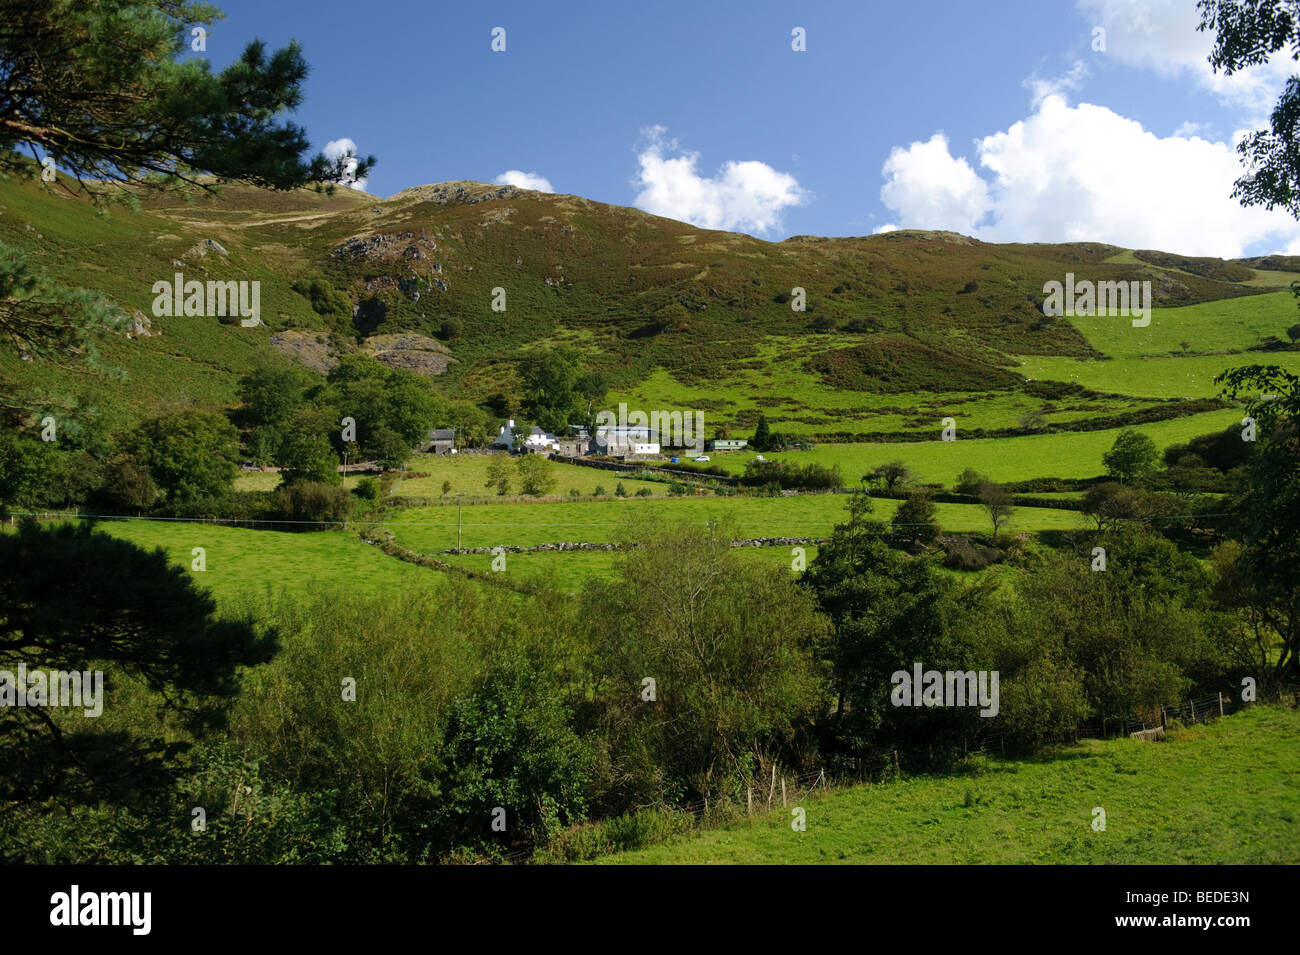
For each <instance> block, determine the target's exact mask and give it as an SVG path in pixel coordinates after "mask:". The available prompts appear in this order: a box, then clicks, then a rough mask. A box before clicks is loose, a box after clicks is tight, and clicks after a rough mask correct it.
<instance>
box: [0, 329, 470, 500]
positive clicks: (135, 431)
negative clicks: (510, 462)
mask: <svg viewBox="0 0 1300 955" xmlns="http://www.w3.org/2000/svg"><path fill="white" fill-rule="evenodd" d="M238 393H239V398H240V405H239V406H238V407H236V408H235V409H233V410H232V411H230V412H228V413H226V414H221V413H217V412H214V411H205V410H198V409H187V410H181V411H174V412H170V413H165V414H160V415H155V416H152V417H148V418H145V419H144V420H142V421H140V422H139V423H138V424H136V425H135V426H133V427H131V428H127V429H124V430H121V431H118V432H115V433H114V432H105V431H102V430H98V429H88V428H82V427H79V426H78V424H77V422H76V421H74V420H69V421H67V422H64V423H62V424H60V423H59V422H58V421H55V423H54V432H53V435H54V437H55V438H56V440H52V441H46V440H42V438H41V433H40V429H37V430H36V431H35V432H32V431H28V432H23V431H17V430H11V429H3V430H0V502H4V504H5V505H7V506H8V507H9V508H11V509H13V510H23V509H28V510H59V509H70V508H81V509H84V510H88V511H90V512H91V513H101V514H114V515H124V516H137V515H146V514H148V515H161V516H172V517H204V518H207V517H216V518H221V519H225V520H231V521H236V522H238V521H250V522H252V521H271V520H283V521H324V522H332V521H345V520H347V519H349V518H350V517H352V516H360V515H362V514H365V513H368V512H369V511H370V510H371V509H372V508H373V507H374V506H375V505H376V502H377V501H378V499H379V497H380V483H381V482H382V480H383V477H382V474H383V472H386V471H393V470H397V469H400V468H401V467H402V466H403V465H404V463H405V462H406V461H407V460H408V459H409V458H410V456H411V453H412V450H413V449H414V448H416V447H418V446H420V445H422V444H423V443H425V442H426V441H427V434H428V431H429V429H431V428H435V427H453V428H455V429H456V434H457V440H458V442H459V443H461V444H462V445H470V446H473V445H476V444H486V443H487V441H488V440H490V438H489V434H490V431H491V422H490V419H489V417H488V415H487V413H486V412H484V411H483V410H482V409H480V408H478V407H476V406H474V405H472V404H469V403H466V402H455V401H448V400H446V399H445V398H442V397H441V396H439V395H438V394H437V393H436V392H434V391H433V389H432V386H431V384H430V383H429V382H428V381H427V380H426V379H424V378H422V377H421V376H419V375H416V374H414V373H413V372H410V371H407V370H405V369H398V368H390V367H388V366H386V365H384V364H383V363H382V362H380V361H378V360H377V359H375V358H373V357H370V356H367V355H351V356H348V357H346V358H344V359H343V360H342V361H341V362H339V364H338V365H337V366H336V367H335V368H334V369H333V370H331V371H330V373H329V374H328V375H327V376H320V375H314V374H312V373H311V372H308V371H306V370H305V369H302V368H299V367H297V366H293V365H289V364H267V365H264V366H262V367H260V368H258V369H256V370H254V371H252V372H251V373H249V374H248V375H245V376H244V377H243V378H242V379H241V380H240V382H239V389H238ZM363 461H365V462H370V463H372V464H373V465H375V466H377V467H378V469H379V471H380V477H379V478H367V479H363V480H362V481H360V482H359V483H358V486H357V487H356V488H355V489H354V491H353V493H351V494H349V493H347V492H345V491H344V490H343V488H342V486H341V484H342V477H341V475H340V473H339V465H340V463H341V462H347V463H352V464H355V463H359V462H363ZM243 462H251V463H252V464H254V465H258V466H273V467H276V468H278V469H279V475H280V484H279V486H278V487H277V488H276V489H274V490H272V491H260V492H259V491H244V492H239V491H236V490H235V477H236V476H237V475H238V474H239V471H240V467H241V464H242V463H243Z"/></svg>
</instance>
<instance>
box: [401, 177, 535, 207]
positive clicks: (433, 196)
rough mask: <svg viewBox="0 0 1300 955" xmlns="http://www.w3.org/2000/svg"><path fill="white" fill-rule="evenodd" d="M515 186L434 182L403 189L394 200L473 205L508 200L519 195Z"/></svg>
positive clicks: (443, 204)
mask: <svg viewBox="0 0 1300 955" xmlns="http://www.w3.org/2000/svg"><path fill="white" fill-rule="evenodd" d="M520 191H521V190H519V189H518V188H516V187H515V186H497V185H488V184H486V183H482V182H436V183H433V184H432V185H429V186H415V187H413V188H411V189H403V190H402V191H401V192H399V193H398V194H397V195H395V196H392V197H391V198H390V200H389V201H392V200H394V199H400V200H405V201H407V202H436V203H437V204H438V205H440V206H448V205H473V204H474V203H477V202H490V201H491V200H493V199H510V198H513V197H515V196H517V195H519V194H520Z"/></svg>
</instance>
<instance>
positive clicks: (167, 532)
mask: <svg viewBox="0 0 1300 955" xmlns="http://www.w3.org/2000/svg"><path fill="white" fill-rule="evenodd" d="M97 526H98V528H99V530H101V531H104V532H105V533H108V534H111V535H113V536H114V537H118V538H121V539H122V540H129V541H131V542H132V543H134V544H137V545H139V546H140V547H144V548H146V549H149V550H152V549H154V548H155V547H161V548H162V549H163V550H164V551H165V552H166V554H167V556H168V558H169V559H170V560H171V561H172V562H173V563H175V564H178V565H180V566H181V567H183V568H185V569H186V570H187V571H189V572H190V575H191V576H192V577H193V578H194V580H195V581H196V582H197V583H198V584H200V585H201V586H203V587H206V588H207V589H208V590H210V591H212V593H213V595H214V596H215V597H216V598H217V599H218V601H219V602H220V603H221V604H223V605H229V604H230V603H231V602H238V601H240V600H242V598H244V597H246V596H262V595H266V594H268V593H269V594H270V595H272V596H278V595H279V594H280V593H282V592H287V593H291V594H303V593H306V591H307V589H308V588H309V586H310V585H311V584H313V583H315V584H322V585H325V586H326V587H328V588H329V589H330V592H332V593H336V594H337V595H338V597H339V599H347V597H348V596H349V595H352V596H362V595H366V596H376V595H387V594H392V595H396V594H398V593H401V592H403V591H405V590H408V589H409V588H412V587H419V586H421V585H422V584H423V583H425V582H428V581H429V580H430V579H431V578H430V575H431V573H432V572H431V571H430V570H428V569H426V568H422V567H418V566H416V565H415V564H409V563H406V562H404V561H400V560H395V559H394V558H392V557H389V556H387V555H386V554H384V553H382V552H381V551H380V550H379V549H378V548H376V547H373V546H371V545H369V544H365V543H363V542H362V541H361V539H360V538H359V537H358V536H357V535H356V533H355V532H353V531H317V532H311V533H301V534H299V533H292V532H284V531H269V530H251V529H249V528H244V527H225V526H221V525H217V524H197V523H173V522H162V521H131V520H128V521H103V522H100V523H99V524H98V525H97ZM195 547H202V548H203V549H204V550H205V552H206V553H205V561H206V565H207V570H205V571H202V572H196V571H193V570H190V568H191V566H192V561H193V559H194V558H193V557H192V556H191V552H192V550H193V548H195Z"/></svg>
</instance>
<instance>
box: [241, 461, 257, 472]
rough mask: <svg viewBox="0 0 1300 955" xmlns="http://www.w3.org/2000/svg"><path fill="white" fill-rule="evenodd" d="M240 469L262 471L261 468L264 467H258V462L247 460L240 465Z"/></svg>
mask: <svg viewBox="0 0 1300 955" xmlns="http://www.w3.org/2000/svg"><path fill="white" fill-rule="evenodd" d="M239 470H241V471H260V470H262V469H261V468H259V467H258V466H257V465H256V464H254V463H253V462H252V461H245V462H244V463H243V464H241V465H240V466H239Z"/></svg>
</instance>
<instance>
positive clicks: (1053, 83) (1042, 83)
mask: <svg viewBox="0 0 1300 955" xmlns="http://www.w3.org/2000/svg"><path fill="white" fill-rule="evenodd" d="M1087 76H1088V67H1087V66H1085V65H1084V62H1083V60H1075V61H1074V65H1073V66H1071V67H1070V68H1069V69H1068V70H1066V71H1065V72H1064V73H1062V74H1061V75H1060V76H1052V77H1047V78H1043V77H1040V76H1037V75H1035V76H1031V77H1029V78H1028V79H1027V80H1025V83H1024V85H1025V86H1027V87H1028V88H1029V91H1030V93H1031V98H1030V105H1031V106H1032V107H1033V108H1034V109H1037V108H1038V106H1039V104H1040V103H1042V101H1043V100H1045V99H1047V97H1049V96H1052V95H1054V94H1056V93H1064V92H1065V91H1066V90H1077V89H1078V88H1079V87H1080V86H1082V85H1083V81H1084V80H1085V79H1086V78H1087Z"/></svg>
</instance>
